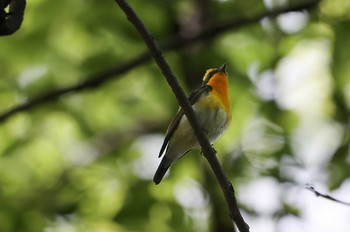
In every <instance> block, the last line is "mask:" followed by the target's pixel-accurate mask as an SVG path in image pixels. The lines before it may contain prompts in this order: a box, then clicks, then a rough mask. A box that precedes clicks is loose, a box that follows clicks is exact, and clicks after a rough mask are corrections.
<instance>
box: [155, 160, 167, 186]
mask: <svg viewBox="0 0 350 232" xmlns="http://www.w3.org/2000/svg"><path fill="white" fill-rule="evenodd" d="M169 167H170V164H168V161H167V159H166V158H165V157H163V159H162V162H160V164H159V167H158V169H157V171H156V173H155V174H154V177H153V182H154V183H155V184H159V183H160V182H161V181H162V179H163V177H164V175H165V173H166V171H167V170H168V169H169Z"/></svg>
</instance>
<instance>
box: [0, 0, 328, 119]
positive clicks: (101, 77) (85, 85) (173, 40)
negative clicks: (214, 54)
mask: <svg viewBox="0 0 350 232" xmlns="http://www.w3.org/2000/svg"><path fill="white" fill-rule="evenodd" d="M320 1H321V0H310V1H306V2H303V3H301V4H298V5H295V6H289V7H285V8H281V9H276V10H274V11H270V12H263V13H261V14H258V15H256V16H253V17H248V18H246V17H244V18H235V19H232V20H229V21H227V22H224V23H221V24H216V25H215V26H212V27H208V28H206V29H204V30H203V31H202V32H200V33H198V34H197V35H196V36H194V37H190V38H183V37H181V36H180V35H174V36H172V37H170V39H169V40H168V41H166V42H164V43H162V44H163V46H161V48H162V49H163V51H169V50H174V49H179V48H184V47H186V46H188V45H191V44H193V43H195V42H198V41H201V40H205V39H208V38H215V37H216V36H219V35H220V34H221V33H223V32H226V31H228V30H231V29H238V28H240V27H243V26H247V25H250V24H253V23H257V22H259V21H260V20H261V19H263V18H266V17H276V16H278V15H280V14H283V13H286V12H291V11H298V10H304V9H310V8H312V7H315V6H316V5H317V4H318V3H319V2H320ZM150 58H151V57H150V54H149V53H148V52H144V53H142V54H141V55H139V56H137V57H136V58H134V59H132V60H130V61H128V62H126V63H124V64H122V65H119V63H118V65H116V66H113V67H110V68H108V69H106V70H104V71H102V72H100V73H96V74H94V75H90V76H87V77H86V78H84V81H82V82H80V83H77V84H74V85H71V86H67V87H64V88H61V89H57V90H53V91H52V92H49V93H43V94H39V95H38V96H36V97H33V98H31V99H29V100H28V101H27V102H24V103H21V104H18V105H16V106H14V107H12V108H10V109H9V110H7V111H5V112H3V113H1V114H0V122H4V121H5V120H6V119H8V118H9V117H11V116H12V115H14V114H16V113H18V112H22V111H25V110H29V109H32V108H34V107H36V106H39V105H42V104H44V103H47V102H50V101H54V100H56V99H57V98H59V97H60V96H63V95H65V94H68V93H73V92H76V91H82V90H87V89H91V88H97V87H98V86H100V85H101V84H104V83H105V82H107V81H109V80H111V79H116V78H120V77H121V76H120V74H123V73H125V72H127V71H129V70H131V69H132V68H135V67H137V66H139V65H141V64H143V63H145V62H146V61H148V60H149V59H150ZM118 75H119V76H118Z"/></svg>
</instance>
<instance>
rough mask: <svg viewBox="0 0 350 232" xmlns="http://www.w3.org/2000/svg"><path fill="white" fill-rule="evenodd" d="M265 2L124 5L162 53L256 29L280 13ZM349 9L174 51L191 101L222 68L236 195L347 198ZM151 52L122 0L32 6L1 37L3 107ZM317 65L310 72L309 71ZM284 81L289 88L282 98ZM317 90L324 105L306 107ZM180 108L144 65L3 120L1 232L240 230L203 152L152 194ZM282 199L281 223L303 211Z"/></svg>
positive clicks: (225, 149) (226, 161) (228, 160)
mask: <svg viewBox="0 0 350 232" xmlns="http://www.w3.org/2000/svg"><path fill="white" fill-rule="evenodd" d="M264 2H265V3H266V4H267V2H268V1H258V3H257V1H255V0H246V1H211V0H207V1H184V0H182V1H155V0H153V1H130V4H131V5H132V6H133V7H134V9H135V11H136V12H138V13H139V14H140V17H141V19H142V20H143V21H144V23H145V24H146V25H147V26H148V28H149V29H150V30H151V31H152V33H154V35H155V38H156V39H157V40H158V41H161V40H163V39H166V38H169V37H171V36H172V35H173V34H174V33H177V32H179V31H180V32H182V33H183V32H188V33H189V32H191V31H192V30H195V29H194V28H196V27H199V29H202V28H204V27H206V26H208V25H215V24H216V23H218V22H225V21H226V20H230V19H232V18H238V17H244V16H254V15H255V14H256V13H259V12H264V11H266V10H267V9H266V8H269V9H270V6H264ZM272 2H279V1H272ZM296 2H298V1H291V3H296ZM299 2H300V1H299ZM276 4H277V3H276ZM277 5H278V4H277ZM272 8H275V7H272ZM349 12H350V11H349V3H348V0H337V1H335V0H324V1H322V2H321V3H320V5H319V6H318V7H316V8H315V9H314V10H313V11H312V12H310V13H307V12H306V11H305V12H304V13H303V15H299V16H297V17H301V18H302V23H300V24H301V25H304V26H301V27H300V29H299V30H296V31H295V32H290V31H288V30H286V29H285V28H284V26H285V25H286V24H288V23H285V22H283V19H282V18H281V17H278V18H277V19H273V18H269V19H264V20H263V21H261V22H256V23H255V24H253V25H250V26H246V27H242V28H241V29H235V28H232V29H231V30H229V31H227V32H225V33H223V34H220V35H213V36H212V37H211V39H210V41H201V42H198V43H196V44H193V45H192V46H189V47H187V48H185V49H176V50H174V51H171V52H168V53H166V54H165V55H166V58H167V59H168V61H169V63H170V64H171V66H172V67H173V69H174V70H175V72H176V75H177V76H178V78H179V81H180V82H181V83H182V84H183V85H184V89H185V90H186V91H187V90H191V89H193V88H194V87H196V86H198V85H199V84H200V82H201V76H202V75H203V73H204V72H205V69H206V68H208V67H211V66H218V65H221V64H222V63H224V62H225V63H227V67H228V68H227V69H228V72H229V74H230V96H231V101H232V109H233V112H232V113H233V123H232V126H231V127H230V129H229V131H228V132H227V134H226V135H225V136H224V137H223V138H222V139H220V140H219V141H218V142H217V143H216V144H215V148H216V150H217V151H218V156H219V158H220V159H221V160H222V161H223V162H222V163H223V167H224V169H225V171H226V173H227V174H228V176H229V178H230V179H231V180H232V183H233V185H234V187H235V189H236V190H237V193H238V196H239V192H240V188H244V186H245V185H246V184H248V183H251V182H253V181H254V180H257V179H259V178H260V177H263V176H269V177H270V178H273V179H275V180H276V183H279V184H280V189H279V190H278V191H280V192H283V191H284V192H285V193H286V192H288V191H289V187H288V186H289V185H293V186H294V185H300V184H306V183H305V182H306V181H310V182H314V183H316V184H317V183H318V184H320V183H322V184H324V185H325V186H328V187H329V189H332V190H337V189H338V188H340V187H341V186H342V184H344V183H345V182H346V180H348V178H349V176H350V172H349V170H350V168H349V165H350V164H349V155H350V152H349V137H350V136H349V131H350V130H349V103H350V94H349V88H350V87H349V86H350V78H349V67H350V66H349V59H350V58H349V55H348V54H350V47H349V46H348V45H347V44H348V41H349V39H350V31H349V30H348V29H349V26H350V23H349V22H350V21H349V19H350V13H349ZM196 17H199V19H198V18H196ZM289 20H290V21H292V22H295V20H296V18H295V17H294V18H293V17H291V18H290V19H289ZM293 20H294V21H293ZM303 20H304V21H303ZM289 23H290V22H289ZM197 29H198V28H197ZM192 32H193V33H195V32H194V31H192ZM309 49H310V50H309ZM145 50H146V46H145V45H144V43H143V41H142V39H141V38H140V37H139V35H138V34H137V33H136V31H135V30H134V28H133V27H132V26H131V24H130V23H129V22H128V21H127V20H126V18H125V16H124V15H123V14H122V12H121V10H120V9H118V7H117V5H116V4H115V3H114V2H113V1H106V2H101V1H68V0H65V1H41V0H36V1H28V2H27V8H26V12H25V15H24V21H23V25H22V27H21V28H20V30H19V31H17V32H16V33H15V34H13V35H11V36H8V37H2V38H1V43H0V51H1V52H0V65H1V66H0V69H1V78H0V110H1V111H2V112H5V111H7V110H8V109H9V108H11V107H12V106H15V105H18V104H21V103H23V102H26V101H27V100H28V99H31V98H32V97H34V96H37V95H39V94H41V93H46V92H49V91H51V90H54V89H57V88H61V87H65V86H69V85H72V84H75V83H78V82H79V81H81V80H83V79H84V78H85V77H87V76H90V75H92V74H96V73H99V72H101V71H103V70H106V69H108V68H109V67H111V66H118V65H122V64H124V63H126V62H127V61H129V60H130V59H133V58H134V57H136V56H138V55H139V54H141V53H142V52H144V51H145ZM320 51H321V52H320ZM313 52H315V54H318V56H313V54H314V53H313ZM310 54H311V55H310ZM309 55H310V56H309ZM305 57H306V58H305ZM310 57H311V58H310ZM315 57H316V58H317V57H318V58H320V57H321V58H320V59H318V62H319V63H318V64H315V63H312V62H311V61H310V60H312V59H313V58H315ZM316 58H315V59H316ZM315 59H314V60H315ZM298 61H300V62H299V63H297V62H298ZM304 61H305V62H306V63H305V62H304ZM293 62H294V63H293ZM303 62H304V63H303ZM307 62H310V63H307ZM286 64H288V65H289V66H288V65H286ZM308 65H309V66H308ZM287 66H288V67H289V69H286V68H285V67H287ZM310 67H311V68H310ZM307 68H310V70H311V71H306V72H308V73H307V74H305V75H304V74H303V72H300V70H304V69H307ZM286 70H287V71H286ZM307 70H309V69H307ZM288 72H289V73H293V74H295V76H293V77H292V78H291V79H290V80H289V81H290V82H288V83H287V84H286V86H287V87H288V88H284V87H285V82H284V81H285V76H286V75H287V74H288ZM310 76H316V77H315V78H311V77H310ZM309 77H310V78H309ZM295 83H299V84H298V85H296V84H295ZM310 83H311V84H310ZM315 86H316V87H319V88H320V89H318V91H316V93H319V94H316V95H314V96H311V97H310V96H309V95H307V93H310V92H311V93H315V92H313V91H314V89H313V87H314V88H315ZM300 93H304V95H298V94H300ZM295 99H296V100H295ZM293 100H295V101H293ZM301 103H305V104H304V105H303V104H301ZM318 106H320V107H318ZM176 110H177V103H176V100H175V98H174V97H173V94H172V92H171V90H170V88H169V87H168V85H167V83H166V81H165V79H164V78H163V76H162V74H161V73H160V72H159V70H158V69H157V67H156V66H155V65H154V64H153V63H152V62H147V63H145V64H143V65H141V66H138V67H135V68H133V69H132V70H131V71H129V72H127V73H124V74H122V75H120V76H116V77H115V78H114V79H113V80H111V81H108V82H107V83H106V84H104V85H101V86H96V88H90V89H88V90H84V91H76V92H73V93H70V94H68V95H65V96H63V97H60V98H59V99H57V100H56V101H54V102H49V103H45V104H41V105H40V106H38V107H36V108H34V109H30V110H27V111H24V112H21V113H18V114H16V115H14V116H11V117H10V118H9V119H8V120H7V121H5V122H2V124H1V125H0V205H1V207H0V231H3V232H12V231H28V232H31V231H33V232H34V231H35V232H36V231H50V232H51V231H57V232H59V231H101V232H110V231H118V232H119V231H121V232H122V231H152V232H153V231H162V232H167V231H169V232H171V231H225V230H227V229H228V228H231V222H230V220H229V218H228V215H227V209H226V205H225V202H224V200H223V195H222V193H221V192H220V189H219V186H218V184H217V183H216V181H215V179H214V177H213V176H212V172H211V170H209V168H208V165H207V164H206V162H205V160H204V158H203V157H202V156H201V155H199V154H198V153H199V152H191V153H190V154H191V155H189V156H188V157H186V158H184V159H182V160H181V161H179V162H178V163H176V164H175V166H174V167H172V168H171V171H170V175H169V176H168V177H167V178H165V179H164V180H163V182H162V183H161V184H160V185H158V186H155V185H154V184H153V183H152V181H151V178H152V175H153V173H154V171H155V168H156V166H157V165H158V162H159V160H158V159H157V156H158V152H159V148H160V146H161V140H162V136H163V135H162V134H163V133H164V132H165V130H166V127H167V124H168V122H169V121H170V119H171V117H172V115H173V114H174V113H175V112H176ZM322 136H323V137H322ZM306 140H308V141H310V142H309V143H307V142H306ZM325 145H326V147H325ZM308 152H309V153H312V154H309V153H308ZM317 152H319V153H320V154H314V153H317ZM309 155H310V156H309ZM315 166H317V168H319V169H320V173H323V174H324V175H325V178H321V177H320V178H316V177H315V176H310V177H309V179H308V180H305V179H302V180H300V179H298V178H297V177H296V174H295V173H297V172H298V170H299V171H300V170H308V169H311V167H315ZM300 182H302V183H300ZM287 185H288V186H287ZM286 186H287V187H286ZM276 191H277V190H276ZM282 195H283V194H282ZM187 199H190V200H187ZM238 200H239V201H240V198H238ZM280 202H281V203H280V206H279V207H277V208H276V210H275V212H272V213H270V216H271V218H273V220H274V222H276V223H277V222H278V221H279V220H282V219H283V218H284V217H287V216H293V217H299V216H300V215H301V214H302V213H301V209H299V207H298V205H293V202H290V201H289V200H288V199H284V198H283V197H281V199H280ZM249 203H250V202H240V204H241V205H242V208H243V209H244V211H245V212H246V215H249V217H251V218H258V217H259V216H261V214H263V213H261V212H260V211H259V210H257V209H255V208H254V207H252V206H251V205H250V204H249ZM264 216H266V215H264ZM248 223H249V221H248ZM252 231H256V229H254V228H252Z"/></svg>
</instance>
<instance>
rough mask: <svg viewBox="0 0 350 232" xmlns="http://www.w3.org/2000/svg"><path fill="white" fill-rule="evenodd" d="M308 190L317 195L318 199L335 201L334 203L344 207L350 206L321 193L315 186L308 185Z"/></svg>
mask: <svg viewBox="0 0 350 232" xmlns="http://www.w3.org/2000/svg"><path fill="white" fill-rule="evenodd" d="M306 189H308V190H310V191H311V192H313V193H315V195H316V197H323V198H325V199H328V200H330V201H334V202H337V203H340V204H343V205H347V206H350V203H349V202H345V201H341V200H338V199H336V198H334V197H332V196H330V195H328V194H324V193H320V192H319V191H317V190H316V189H315V188H314V187H313V186H310V185H307V186H306Z"/></svg>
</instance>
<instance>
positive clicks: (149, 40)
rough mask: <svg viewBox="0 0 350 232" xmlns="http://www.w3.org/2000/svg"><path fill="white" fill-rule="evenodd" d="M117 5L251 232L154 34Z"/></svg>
mask: <svg viewBox="0 0 350 232" xmlns="http://www.w3.org/2000/svg"><path fill="white" fill-rule="evenodd" d="M115 1H116V3H117V4H118V5H119V7H120V8H121V9H122V10H123V11H124V13H125V15H126V16H127V18H128V20H129V21H130V22H131V23H132V24H133V25H134V27H135V28H136V30H137V31H138V32H139V34H140V35H141V36H142V38H143V40H144V41H145V43H146V45H147V47H148V49H149V52H150V53H151V55H152V57H153V59H154V60H155V62H156V63H157V64H158V66H159V68H160V69H161V71H162V73H163V75H164V76H165V78H166V80H167V81H168V83H169V85H170V87H171V88H172V90H173V92H174V94H175V96H176V98H177V100H178V102H179V105H180V106H181V108H182V109H183V111H184V113H185V115H186V117H187V119H188V121H189V122H190V124H191V126H192V128H193V130H194V132H195V135H196V137H197V139H198V142H199V144H200V146H201V148H202V152H203V154H204V156H205V158H206V159H207V160H208V162H209V164H210V166H211V168H212V170H213V172H214V173H215V176H216V178H217V180H218V182H219V184H220V187H221V189H222V191H223V193H224V196H225V198H226V202H227V206H228V208H229V211H230V215H231V217H232V219H233V221H234V222H235V223H236V225H237V227H238V228H239V230H240V231H241V232H247V231H249V226H248V224H246V223H245V221H244V219H243V217H242V216H241V213H240V211H239V208H238V205H237V201H236V197H235V195H234V189H233V187H232V185H231V183H230V181H229V180H228V178H227V177H226V175H225V173H224V172H223V170H222V168H221V166H220V163H219V161H218V159H217V157H216V152H215V150H214V149H213V148H212V146H211V145H210V143H209V141H208V139H207V138H206V136H205V134H204V132H203V130H202V128H201V127H200V125H199V123H198V120H197V118H196V115H195V113H194V111H193V109H192V107H191V105H190V103H189V101H188V99H187V97H186V95H185V93H184V92H183V90H182V88H181V87H180V85H179V83H178V81H177V79H176V77H175V75H174V73H173V71H172V70H171V68H170V66H169V64H168V63H167V62H166V60H165V59H164V57H163V54H162V52H161V50H160V48H159V46H158V45H157V44H156V42H155V40H154V38H153V36H152V34H151V33H150V32H149V31H148V30H147V28H146V27H145V25H144V24H143V23H142V21H141V20H140V18H139V17H138V16H137V15H136V13H135V12H134V10H133V9H132V8H131V6H130V5H129V4H128V3H127V2H126V1H125V0H115Z"/></svg>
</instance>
